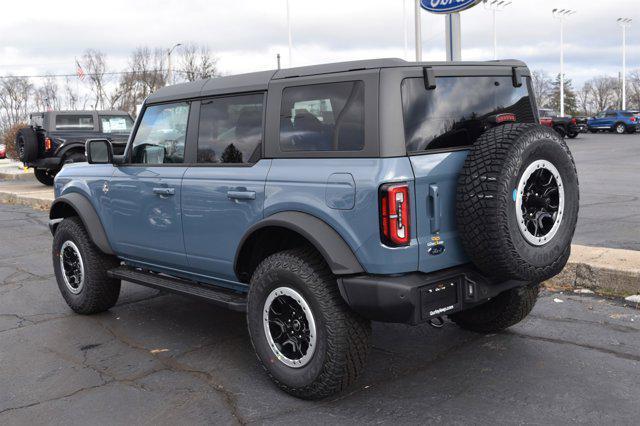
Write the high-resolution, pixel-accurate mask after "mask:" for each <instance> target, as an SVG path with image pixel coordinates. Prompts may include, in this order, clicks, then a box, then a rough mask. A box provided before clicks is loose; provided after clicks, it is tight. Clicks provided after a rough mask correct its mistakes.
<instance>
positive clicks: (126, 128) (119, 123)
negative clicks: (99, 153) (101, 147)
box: [100, 115, 133, 133]
mask: <svg viewBox="0 0 640 426" xmlns="http://www.w3.org/2000/svg"><path fill="white" fill-rule="evenodd" d="M100 124H102V131H103V132H104V133H131V129H132V128H133V120H132V119H131V117H129V116H128V115H101V116H100Z"/></svg>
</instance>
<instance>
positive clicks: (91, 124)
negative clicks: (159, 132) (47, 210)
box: [16, 111, 133, 185]
mask: <svg viewBox="0 0 640 426" xmlns="http://www.w3.org/2000/svg"><path fill="white" fill-rule="evenodd" d="M132 127H133V119H132V118H131V116H130V115H129V114H128V113H126V112H124V111H47V112H36V113H32V114H31V115H29V127H25V128H23V129H20V131H19V132H18V135H17V136H16V149H17V150H18V154H19V157H20V161H22V162H23V163H24V165H25V166H27V167H33V169H34V174H35V176H36V179H38V181H40V182H41V183H43V184H45V185H53V178H54V177H55V175H56V174H57V173H58V172H59V171H60V169H61V168H62V166H63V165H65V164H67V163H77V162H82V161H86V157H85V153H84V146H85V143H86V141H87V139H95V138H100V139H107V140H109V141H110V142H111V143H112V145H113V151H114V153H115V154H123V153H124V148H125V146H126V144H127V140H128V139H129V134H130V133H131V129H132Z"/></svg>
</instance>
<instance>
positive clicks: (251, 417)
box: [0, 135, 640, 425]
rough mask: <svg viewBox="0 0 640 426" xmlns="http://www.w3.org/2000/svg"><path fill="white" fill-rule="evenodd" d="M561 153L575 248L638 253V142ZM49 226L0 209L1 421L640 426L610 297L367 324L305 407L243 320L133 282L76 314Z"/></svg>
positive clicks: (637, 316) (624, 317)
mask: <svg viewBox="0 0 640 426" xmlns="http://www.w3.org/2000/svg"><path fill="white" fill-rule="evenodd" d="M570 144H571V147H572V149H573V152H574V156H575V157H576V162H577V164H578V170H579V174H580V180H581V189H582V201H583V203H582V207H581V219H580V220H581V222H580V225H579V232H578V235H577V237H576V240H577V241H576V242H578V243H581V244H592V245H598V243H597V242H598V241H600V240H602V241H609V244H621V245H625V244H628V245H627V246H625V247H624V248H634V246H633V243H635V244H636V245H635V248H636V249H640V247H638V245H637V244H638V241H640V236H638V234H637V232H638V226H637V225H638V221H639V220H638V219H637V218H635V217H634V214H633V213H634V212H635V213H636V215H637V213H638V212H640V204H639V203H640V201H639V197H638V194H640V189H638V187H637V185H638V184H637V171H636V170H635V167H633V165H634V164H636V163H637V158H638V156H637V155H636V156H635V158H634V157H632V155H633V154H638V153H639V151H640V148H638V147H639V146H640V135H630V136H622V137H617V136H613V135H586V137H583V136H582V135H581V137H580V138H579V139H577V140H575V141H571V142H570ZM605 144H606V146H607V147H609V146H610V147H611V149H603V146H604V145H605ZM609 144H610V145H609ZM634 176H635V178H634ZM599 177H600V178H602V177H607V179H610V182H611V183H612V185H615V188H614V189H615V191H614V190H611V191H609V189H608V188H609V187H610V185H607V184H606V183H602V182H601V181H600V180H599ZM628 179H632V180H628ZM633 179H635V181H634V180H633ZM634 186H635V187H634ZM634 194H636V195H634ZM46 218H47V216H46V213H43V212H36V211H34V210H32V209H30V208H28V207H24V206H15V205H2V204H0V424H2V425H14V424H16V425H18V424H19V425H24V424H65V425H66V424H83V425H86V424H105V423H109V424H124V423H127V424H185V423H189V424H191V423H196V424H202V423H216V424H232V423H241V424H245V423H278V424H300V423H306V424H327V423H331V424H354V423H358V424H360V423H395V424H415V423H426V422H434V423H435V422H440V423H456V424H469V423H474V424H495V423H519V424H521V423H524V424H531V423H536V424H541V423H544V424H560V423H569V422H582V423H591V424H610V423H615V424H637V422H638V416H640V382H639V381H638V371H640V310H638V309H636V307H630V306H624V304H623V303H621V302H619V301H615V300H608V299H604V298H600V297H595V296H591V295H577V294H560V293H551V292H547V291H545V292H544V293H543V294H542V296H541V298H540V300H539V302H538V304H537V306H536V307H535V309H534V311H533V313H532V314H531V316H530V317H529V318H528V319H527V320H525V321H524V322H523V323H521V324H519V325H517V326H515V327H513V328H512V329H510V330H509V331H507V332H504V333H500V334H496V335H479V334H473V333H469V332H465V331H462V330H460V329H458V328H457V327H455V326H454V325H453V324H451V323H447V324H446V325H445V327H444V328H442V329H434V328H431V327H430V326H428V325H423V326H417V327H410V326H403V325H390V324H379V323H376V324H374V326H373V350H372V353H371V356H370V360H369V365H368V368H367V370H366V372H365V374H364V375H363V377H362V378H361V380H360V381H359V382H358V383H357V386H355V387H353V388H352V389H350V390H349V391H347V392H345V393H343V394H342V395H339V396H337V397H335V398H332V399H329V400H325V401H320V402H305V401H300V400H296V399H294V398H291V397H289V396H287V395H286V394H283V393H281V392H280V391H278V390H277V389H276V388H275V387H274V386H273V385H272V384H271V382H270V381H269V380H268V378H267V377H266V375H265V374H264V373H263V371H262V369H261V368H260V366H259V364H258V362H257V359H256V358H255V356H254V355H253V352H252V348H251V344H250V342H249V340H248V334H247V331H246V324H245V321H244V317H243V315H241V314H238V313H233V312H228V311H225V310H222V309H219V308H216V307H213V306H210V305H208V304H206V303H203V302H199V301H194V300H191V299H187V298H183V297H179V296H174V295H169V294H162V293H159V292H157V291H155V290H150V289H146V288H142V287H137V286H134V285H131V284H125V285H124V286H123V291H122V294H121V298H120V301H119V303H118V305H117V306H116V307H114V308H113V309H111V310H110V311H109V312H106V313H103V314H99V315H95V316H79V315H75V314H73V313H72V312H71V311H70V310H69V309H68V308H67V306H66V304H65V303H64V301H63V299H62V297H61V296H60V295H59V292H58V289H57V286H56V283H55V278H54V277H53V270H52V267H51V254H50V245H51V236H50V234H49V231H48V229H47V227H46ZM602 218H604V219H602ZM610 222H612V223H610ZM615 224H618V225H615ZM596 225H597V226H600V228H599V229H596V228H597V226H596ZM633 232H636V234H635V237H634V234H633ZM607 235H612V237H611V238H609V239H606V240H605V237H606V236H607ZM581 238H582V239H583V240H580V239H581ZM634 238H635V241H634Z"/></svg>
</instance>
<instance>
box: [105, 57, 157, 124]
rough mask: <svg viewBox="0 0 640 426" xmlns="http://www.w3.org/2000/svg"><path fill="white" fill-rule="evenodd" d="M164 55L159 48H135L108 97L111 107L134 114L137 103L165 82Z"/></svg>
mask: <svg viewBox="0 0 640 426" xmlns="http://www.w3.org/2000/svg"><path fill="white" fill-rule="evenodd" d="M166 79H167V72H166V70H165V55H164V52H163V51H162V50H161V49H155V50H153V51H152V50H151V49H149V48H148V47H139V48H137V49H136V50H135V51H134V52H133V53H132V54H131V57H130V58H129V64H128V67H127V70H126V71H125V73H124V74H122V76H121V77H120V82H119V83H118V87H117V89H116V90H115V92H114V93H113V94H112V96H111V97H110V104H111V107H112V108H113V107H116V106H117V107H118V109H122V110H125V111H128V112H129V113H131V114H135V112H136V107H137V105H140V104H142V102H143V101H144V99H145V98H146V97H147V96H149V95H150V94H151V93H153V92H155V91H156V90H158V89H160V88H161V87H163V86H164V85H165V84H166Z"/></svg>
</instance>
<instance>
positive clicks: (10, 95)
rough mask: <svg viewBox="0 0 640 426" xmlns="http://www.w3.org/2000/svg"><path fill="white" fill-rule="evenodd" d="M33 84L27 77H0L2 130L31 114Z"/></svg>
mask: <svg viewBox="0 0 640 426" xmlns="http://www.w3.org/2000/svg"><path fill="white" fill-rule="evenodd" d="M32 92H33V85H32V84H31V82H30V81H29V79H28V78H25V77H8V78H3V79H0V130H1V131H5V130H7V129H8V128H10V127H11V126H13V125H15V124H17V123H21V122H23V121H24V120H25V119H26V118H27V115H28V114H29V105H30V103H29V102H30V97H31V95H32Z"/></svg>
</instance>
